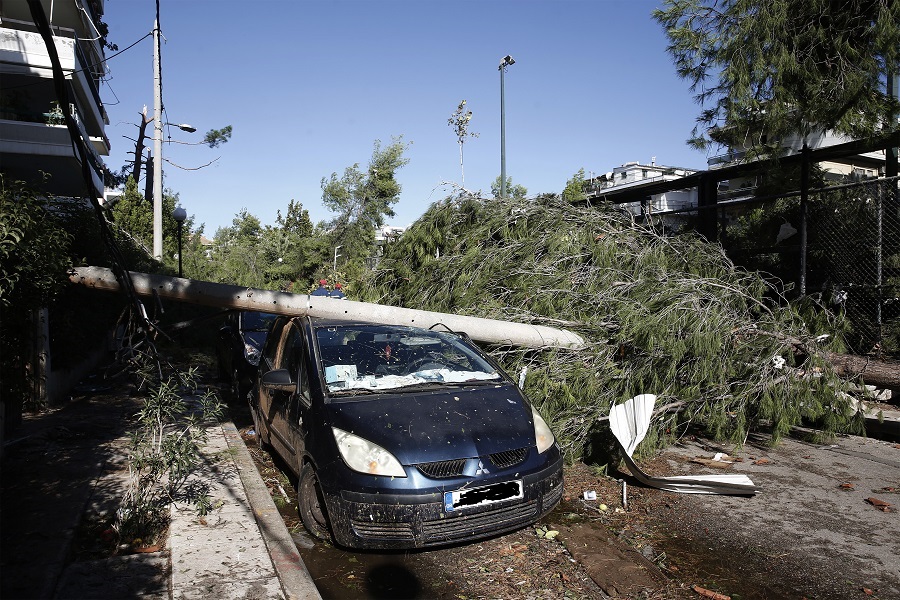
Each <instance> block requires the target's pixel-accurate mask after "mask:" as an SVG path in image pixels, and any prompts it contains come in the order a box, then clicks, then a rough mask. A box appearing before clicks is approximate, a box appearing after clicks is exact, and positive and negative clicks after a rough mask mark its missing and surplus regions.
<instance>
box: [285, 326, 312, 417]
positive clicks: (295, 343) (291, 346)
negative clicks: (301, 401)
mask: <svg viewBox="0 0 900 600" xmlns="http://www.w3.org/2000/svg"><path fill="white" fill-rule="evenodd" d="M282 345H283V346H284V349H285V350H284V356H283V357H282V361H281V368H284V369H287V370H288V372H289V373H290V374H291V379H292V380H294V381H297V382H298V383H299V388H298V389H299V392H300V395H301V396H302V397H303V398H305V399H306V401H307V403H308V402H309V400H310V395H309V375H308V373H307V370H306V340H305V339H304V337H303V332H302V331H301V329H300V327H298V326H297V324H296V323H291V324H290V325H289V326H288V329H287V331H286V332H285V334H284V339H283V340H282Z"/></svg>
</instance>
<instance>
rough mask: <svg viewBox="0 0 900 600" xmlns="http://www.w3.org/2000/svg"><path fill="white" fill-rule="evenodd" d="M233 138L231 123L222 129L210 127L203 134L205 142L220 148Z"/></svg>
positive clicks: (211, 146) (212, 146)
mask: <svg viewBox="0 0 900 600" xmlns="http://www.w3.org/2000/svg"><path fill="white" fill-rule="evenodd" d="M230 139H231V125H226V126H225V127H223V128H222V129H210V130H209V131H207V132H206V135H204V136H203V143H204V144H206V145H207V146H209V147H210V148H218V147H219V146H221V145H222V144H224V143H226V142H228V140H230Z"/></svg>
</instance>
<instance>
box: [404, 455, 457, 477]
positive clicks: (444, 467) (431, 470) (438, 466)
mask: <svg viewBox="0 0 900 600" xmlns="http://www.w3.org/2000/svg"><path fill="white" fill-rule="evenodd" d="M416 468H417V469H419V471H421V472H422V473H423V474H424V475H425V476H426V477H431V478H432V479H446V478H448V477H459V476H460V475H462V474H463V471H464V470H465V468H466V459H464V458H460V459H457V460H442V461H438V462H430V463H420V464H418V465H416Z"/></svg>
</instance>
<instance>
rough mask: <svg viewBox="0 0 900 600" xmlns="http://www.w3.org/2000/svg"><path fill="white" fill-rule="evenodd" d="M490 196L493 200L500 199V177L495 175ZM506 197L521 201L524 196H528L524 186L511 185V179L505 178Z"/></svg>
mask: <svg viewBox="0 0 900 600" xmlns="http://www.w3.org/2000/svg"><path fill="white" fill-rule="evenodd" d="M491 195H492V196H493V197H494V198H499V197H500V176H499V175H497V179H495V180H494V183H492V184H491ZM506 195H507V197H509V198H512V199H514V200H521V199H523V198H524V197H525V196H527V195H528V189H526V188H525V186H524V185H520V184H518V183H517V184H515V185H513V180H512V177H510V176H508V175H507V177H506Z"/></svg>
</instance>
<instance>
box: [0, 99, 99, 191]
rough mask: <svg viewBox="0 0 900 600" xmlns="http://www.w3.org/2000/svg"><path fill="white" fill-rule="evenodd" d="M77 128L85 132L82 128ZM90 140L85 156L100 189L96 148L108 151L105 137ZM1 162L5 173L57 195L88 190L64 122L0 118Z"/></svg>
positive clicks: (92, 177)
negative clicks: (60, 123) (55, 123)
mask: <svg viewBox="0 0 900 600" xmlns="http://www.w3.org/2000/svg"><path fill="white" fill-rule="evenodd" d="M0 116H3V113H0ZM6 116H9V114H8V113H7V114H6ZM79 128H80V129H81V131H82V135H85V132H84V129H83V127H81V126H80V127H79ZM90 141H91V143H90V144H88V145H87V148H88V157H87V159H88V163H89V164H90V172H91V179H92V180H93V183H94V186H95V187H96V189H98V190H101V191H102V190H103V162H102V160H101V159H100V156H99V153H98V152H97V148H98V146H99V147H100V148H106V151H107V152H108V151H109V146H108V143H107V142H106V140H105V139H104V138H90ZM0 165H2V169H3V172H4V173H5V174H7V175H8V176H10V177H12V178H14V179H20V180H22V181H26V182H28V183H30V184H32V185H34V186H36V187H38V188H40V189H42V190H45V191H47V192H49V193H51V194H55V195H57V196H73V197H82V196H84V195H85V194H86V193H87V192H86V189H85V185H84V179H83V177H82V174H81V162H80V160H79V159H78V158H77V157H76V155H75V152H74V148H73V146H72V140H71V137H70V136H69V130H68V128H67V127H66V126H65V125H52V124H46V123H34V122H28V121H23V120H10V119H3V118H0ZM45 174H46V176H47V177H46V179H45Z"/></svg>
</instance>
